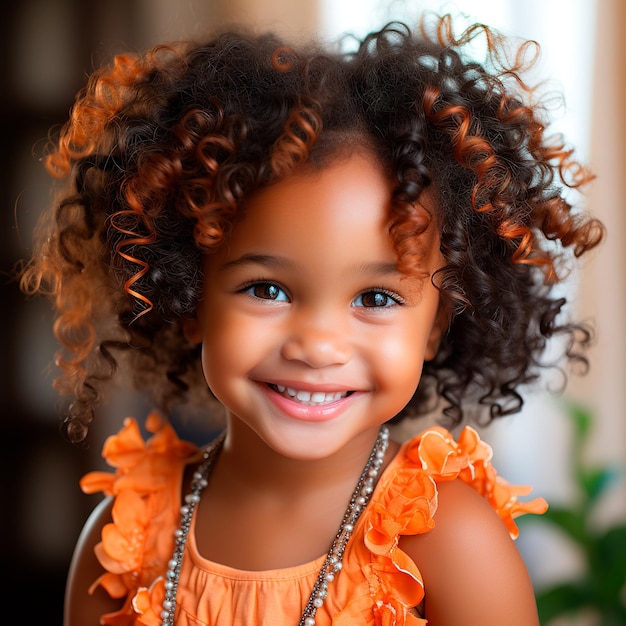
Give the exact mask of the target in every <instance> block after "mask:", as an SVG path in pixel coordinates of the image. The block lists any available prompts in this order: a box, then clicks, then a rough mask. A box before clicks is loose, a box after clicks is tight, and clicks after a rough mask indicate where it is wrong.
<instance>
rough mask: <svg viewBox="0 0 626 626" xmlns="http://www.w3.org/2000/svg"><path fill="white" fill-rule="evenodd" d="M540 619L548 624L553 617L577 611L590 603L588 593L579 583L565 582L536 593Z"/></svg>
mask: <svg viewBox="0 0 626 626" xmlns="http://www.w3.org/2000/svg"><path fill="white" fill-rule="evenodd" d="M536 599H537V610H538V612H539V621H540V622H541V623H542V624H548V622H549V621H550V620H551V619H554V618H555V617H557V616H559V615H563V614H567V613H575V612H576V611H578V610H580V609H582V608H583V607H585V606H587V604H588V593H587V592H586V590H585V589H582V588H581V587H580V585H579V584H578V583H563V584H560V585H556V586H554V587H551V588H550V589H547V590H545V591H543V592H540V593H537V594H536Z"/></svg>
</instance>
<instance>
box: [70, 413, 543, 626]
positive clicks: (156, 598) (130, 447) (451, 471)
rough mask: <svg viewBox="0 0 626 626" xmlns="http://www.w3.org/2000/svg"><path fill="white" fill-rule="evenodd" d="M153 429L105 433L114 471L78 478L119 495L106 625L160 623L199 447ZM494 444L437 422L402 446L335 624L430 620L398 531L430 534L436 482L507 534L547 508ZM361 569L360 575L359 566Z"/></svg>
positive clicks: (416, 624)
mask: <svg viewBox="0 0 626 626" xmlns="http://www.w3.org/2000/svg"><path fill="white" fill-rule="evenodd" d="M146 429H147V430H148V432H151V433H153V435H152V437H151V438H150V439H148V441H144V440H143V438H142V435H141V432H140V430H139V427H138V426H137V423H136V422H135V420H133V419H131V418H128V419H127V420H126V421H125V422H124V427H123V429H122V430H121V431H120V432H119V433H118V434H117V435H113V436H111V437H109V439H107V441H106V443H105V445H104V448H103V452H102V454H103V456H104V457H105V458H106V459H107V461H108V462H109V464H111V465H112V466H113V467H116V468H117V469H116V471H115V473H114V474H113V473H107V472H91V473H90V474H87V475H86V476H85V477H84V478H83V479H82V481H81V487H82V489H83V491H85V492H86V493H94V492H96V491H104V493H105V494H106V495H110V496H115V502H114V505H113V510H112V514H113V522H112V523H111V524H108V525H107V526H105V527H104V529H103V532H102V541H101V543H99V544H98V545H97V546H96V555H97V557H98V559H99V561H100V563H101V564H102V566H103V567H104V569H105V570H106V573H105V574H103V575H102V576H100V577H99V578H98V579H97V580H96V581H95V582H94V584H93V585H92V590H93V589H95V588H96V587H97V586H98V585H101V586H102V587H104V588H105V589H106V590H107V592H108V593H109V594H110V595H111V596H112V597H114V598H124V597H125V598H126V601H125V603H124V606H123V607H122V609H121V610H119V611H117V612H115V613H109V614H107V615H104V616H103V617H102V620H101V623H102V624H104V625H106V626H160V623H161V620H160V615H159V614H160V610H161V605H162V601H163V597H164V582H163V575H164V574H165V571H166V569H167V561H168V559H169V558H170V555H171V554H172V551H173V547H174V531H175V529H176V528H177V526H178V523H179V515H180V511H179V506H180V488H181V481H182V472H183V471H184V467H185V465H186V464H187V463H188V462H191V461H192V460H193V457H197V458H198V459H199V457H200V453H199V449H198V448H197V447H196V446H195V445H193V444H190V443H188V442H185V441H181V440H180V439H178V437H177V435H176V433H175V431H174V430H173V429H172V428H171V426H170V425H169V424H168V423H167V422H166V421H165V420H163V419H162V418H161V417H160V416H159V415H158V414H156V413H153V414H151V415H150V416H149V418H148V420H147V422H146ZM491 457H492V450H491V448H490V447H489V446H488V445H487V444H486V443H484V442H483V441H481V440H480V437H479V435H478V433H477V432H476V431H475V430H474V429H472V428H470V427H466V428H465V429H464V430H463V431H462V432H461V434H460V436H459V438H458V441H455V439H454V438H453V436H452V435H451V434H450V433H449V432H448V431H447V430H445V429H443V428H439V427H434V428H430V429H428V430H426V431H424V432H423V433H422V434H421V435H418V436H417V437H415V438H414V439H412V440H410V441H408V442H406V443H405V444H404V445H403V446H402V449H401V450H400V452H399V453H398V455H397V456H396V458H395V459H394V460H393V461H392V463H393V464H394V467H393V468H389V469H390V470H393V471H390V472H389V473H388V474H385V476H384V477H383V479H382V480H383V481H384V484H383V483H382V482H381V484H380V485H379V488H378V489H377V490H376V492H375V494H374V497H373V499H372V501H371V502H370V505H369V507H368V508H367V509H366V510H365V512H364V513H363V518H362V528H363V530H362V531H361V532H362V533H363V534H362V535H361V536H360V537H358V536H357V535H355V536H354V537H353V541H354V542H355V543H354V544H353V549H354V550H355V551H357V552H360V553H361V556H362V558H361V559H360V560H359V562H361V563H363V565H362V566H360V567H361V573H362V576H363V579H362V580H363V582H362V583H356V584H355V587H354V589H353V590H351V593H352V598H351V600H350V601H349V602H348V605H347V606H346V607H345V608H344V609H343V610H342V611H341V612H340V613H339V614H338V615H335V616H334V617H333V618H332V624H333V626H354V625H355V624H361V625H362V626H426V624H427V622H426V620H425V619H422V618H420V617H417V616H416V615H415V613H414V611H413V610H412V609H413V607H416V606H418V605H419V604H420V602H422V600H423V598H424V586H423V582H422V577H421V574H420V572H419V570H418V568H417V566H416V564H415V563H414V562H413V560H412V559H411V558H410V557H409V556H408V555H407V554H406V553H405V552H403V551H402V550H401V549H400V548H399V540H400V537H401V536H402V535H416V534H419V533H425V532H428V531H429V530H430V529H432V528H433V527H434V525H435V521H434V519H433V516H434V514H435V512H436V510H437V504H438V501H437V497H438V496H437V483H438V482H442V481H447V480H454V479H456V478H459V479H461V480H463V481H464V482H466V483H467V484H469V485H470V486H471V487H473V488H474V489H475V490H476V491H477V492H478V493H480V494H481V495H482V496H483V497H485V498H486V499H487V500H488V502H489V503H490V504H491V506H492V507H493V508H494V509H495V511H496V512H497V513H498V514H499V515H500V517H501V518H502V520H503V521H504V523H505V524H506V526H507V528H508V530H509V533H510V534H511V536H512V537H513V538H515V537H517V535H518V528H517V526H516V524H515V522H514V521H513V520H514V519H515V518H516V517H518V516H519V515H523V514H525V513H543V512H544V511H545V510H546V509H547V503H546V502H545V500H543V498H535V499H534V500H531V501H529V502H520V501H519V500H518V496H522V495H527V494H528V493H529V492H530V488H529V487H524V486H516V485H510V484H509V483H507V482H506V481H505V480H504V479H502V478H501V477H499V476H498V475H497V473H496V471H495V469H494V468H493V466H492V465H491ZM358 567H359V566H357V569H356V571H359V570H358Z"/></svg>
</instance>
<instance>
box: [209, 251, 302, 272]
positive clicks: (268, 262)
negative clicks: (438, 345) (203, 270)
mask: <svg viewBox="0 0 626 626" xmlns="http://www.w3.org/2000/svg"><path fill="white" fill-rule="evenodd" d="M250 264H254V265H265V266H268V267H291V266H292V265H293V263H292V262H291V261H289V259H286V258H285V257H282V256H275V255H273V254H255V253H251V252H248V253H246V254H242V255H241V256H240V257H237V258H236V259H233V260H232V261H227V262H226V263H224V264H223V265H222V266H221V267H220V269H221V270H229V269H232V268H235V267H239V266H241V265H250Z"/></svg>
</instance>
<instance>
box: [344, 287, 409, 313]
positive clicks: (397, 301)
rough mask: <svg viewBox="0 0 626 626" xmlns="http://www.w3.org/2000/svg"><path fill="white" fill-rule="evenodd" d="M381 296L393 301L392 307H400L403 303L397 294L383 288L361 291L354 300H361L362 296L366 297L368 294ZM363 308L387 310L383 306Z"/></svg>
mask: <svg viewBox="0 0 626 626" xmlns="http://www.w3.org/2000/svg"><path fill="white" fill-rule="evenodd" d="M378 293H380V294H383V295H384V296H386V297H387V298H389V299H390V300H392V301H393V303H394V305H398V306H402V305H403V304H404V303H405V300H404V298H402V296H400V295H399V294H397V293H396V292H395V291H391V290H389V289H385V288H384V287H374V288H372V289H367V290H365V291H362V292H361V293H360V294H359V295H358V296H357V297H356V298H355V300H356V299H357V298H362V297H363V296H366V295H368V294H378ZM363 308H368V309H384V308H388V306H387V305H385V306H381V307H375V306H373V307H363Z"/></svg>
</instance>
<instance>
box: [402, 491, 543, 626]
mask: <svg viewBox="0 0 626 626" xmlns="http://www.w3.org/2000/svg"><path fill="white" fill-rule="evenodd" d="M438 490H439V505H438V509H437V512H436V513H435V515H434V520H435V528H433V529H432V530H431V531H430V532H428V533H425V534H423V535H415V536H411V537H404V538H403V539H402V541H401V544H400V545H401V548H402V549H403V550H404V551H405V552H406V553H407V554H408V555H409V556H410V557H411V558H412V559H413V560H414V561H415V563H416V564H417V567H418V568H419V570H420V572H421V573H422V576H423V579H424V588H425V595H426V598H425V599H426V601H425V611H426V617H427V619H428V624H429V626H452V625H454V626H456V625H457V624H462V623H468V624H481V625H482V626H501V625H502V624H507V626H535V625H536V626H538V624H539V620H538V617H537V609H536V603H535V596H534V591H533V588H532V584H531V581H530V577H529V575H528V571H527V569H526V566H525V564H524V561H523V560H522V557H521V555H520V554H519V551H518V550H517V547H516V546H515V543H514V541H513V540H512V539H511V537H510V535H509V533H508V531H507V529H506V527H505V525H504V523H503V522H502V520H501V519H500V517H499V516H498V515H497V513H496V512H495V511H494V510H493V509H492V508H491V506H490V505H489V503H488V502H487V501H486V500H485V499H484V498H483V497H482V496H480V495H479V494H478V493H476V492H475V491H474V490H473V489H472V488H471V487H469V486H468V485H466V484H465V483H464V482H462V481H461V480H454V481H450V482H444V483H440V484H439V485H438Z"/></svg>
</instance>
